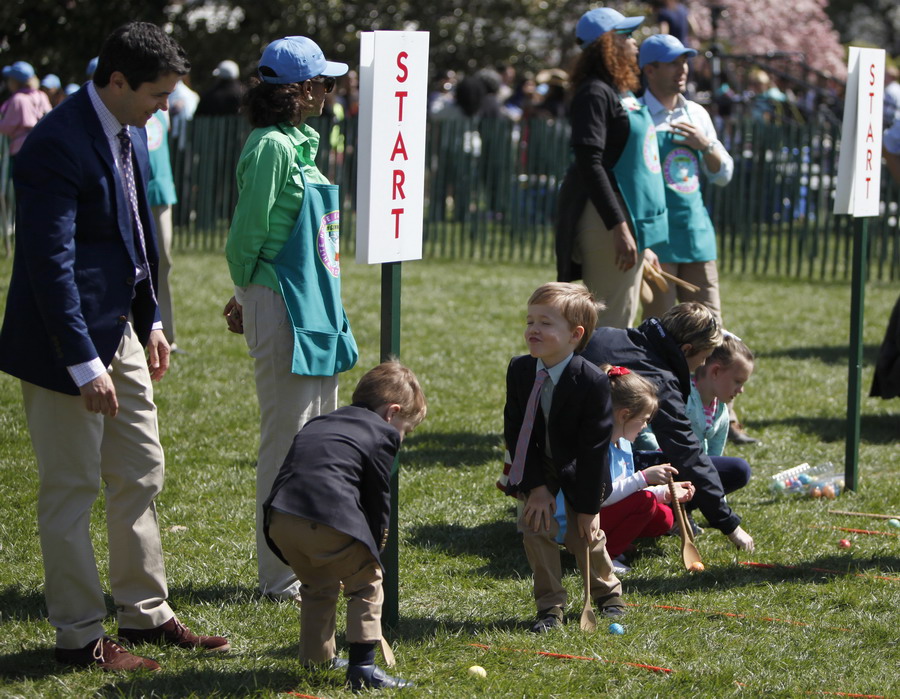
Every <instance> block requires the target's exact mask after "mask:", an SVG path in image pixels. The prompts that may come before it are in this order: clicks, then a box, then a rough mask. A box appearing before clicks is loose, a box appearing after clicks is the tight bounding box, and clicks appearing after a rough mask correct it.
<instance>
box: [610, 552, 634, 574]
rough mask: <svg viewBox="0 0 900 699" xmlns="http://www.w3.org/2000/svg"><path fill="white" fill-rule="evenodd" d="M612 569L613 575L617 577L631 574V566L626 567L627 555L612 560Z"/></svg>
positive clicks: (620, 555)
mask: <svg viewBox="0 0 900 699" xmlns="http://www.w3.org/2000/svg"><path fill="white" fill-rule="evenodd" d="M612 568H613V573H615V574H616V575H625V573H630V572H631V566H629V565H625V555H624V554H619V555H618V556H616V557H615V558H613V559H612Z"/></svg>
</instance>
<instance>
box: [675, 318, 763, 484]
mask: <svg viewBox="0 0 900 699" xmlns="http://www.w3.org/2000/svg"><path fill="white" fill-rule="evenodd" d="M753 365H754V357H753V352H751V351H750V348H749V347H747V345H745V344H744V343H743V341H742V340H741V338H739V337H738V336H737V335H734V334H732V333H730V332H727V331H723V332H722V344H721V345H719V346H718V347H716V349H714V350H713V353H712V354H711V355H709V358H708V359H707V360H706V363H705V364H703V366H700V367H698V368H697V370H696V371H695V372H694V378H693V385H692V386H691V395H690V396H689V397H688V401H687V414H688V418H689V419H690V421H691V428H692V429H693V430H694V434H695V435H696V436H697V439H698V440H700V447H701V449H702V450H703V453H704V454H707V455H709V458H710V461H712V463H713V466H715V467H716V471H718V472H719V479H720V480H721V481H722V489H723V490H724V491H725V494H726V495H727V494H728V493H733V492H734V491H735V490H738V489H739V488H743V487H744V486H745V485H747V483H749V482H750V475H751V472H750V464H748V463H747V462H746V461H745V460H744V459H741V458H738V457H734V456H725V455H724V454H725V442H726V440H727V438H728V419H729V416H728V404H730V403H731V401H733V400H734V399H735V398H736V397H737V396H739V395H740V394H741V393H743V392H744V384H745V383H747V381H748V380H749V379H750V375H751V374H752V373H753Z"/></svg>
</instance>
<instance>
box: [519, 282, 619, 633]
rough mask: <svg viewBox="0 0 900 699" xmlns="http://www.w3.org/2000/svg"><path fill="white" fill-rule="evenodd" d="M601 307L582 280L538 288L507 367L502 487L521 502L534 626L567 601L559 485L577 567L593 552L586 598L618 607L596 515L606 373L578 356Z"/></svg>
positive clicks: (610, 611)
mask: <svg viewBox="0 0 900 699" xmlns="http://www.w3.org/2000/svg"><path fill="white" fill-rule="evenodd" d="M602 308H603V305H602V304H600V303H598V302H597V301H596V300H595V299H594V297H593V295H592V294H591V293H590V292H589V291H588V290H587V289H586V288H585V287H584V286H581V285H578V284H565V283H558V282H553V283H549V284H544V285H543V286H541V287H539V288H538V289H537V290H536V291H535V292H534V293H533V294H532V295H531V298H530V299H529V300H528V315H527V318H526V322H525V342H526V343H527V344H528V349H529V351H530V355H523V356H520V357H515V358H514V359H513V360H512V361H511V362H510V363H509V368H508V370H507V374H506V405H505V407H504V410H503V435H504V440H505V442H506V446H507V450H508V451H509V453H510V454H511V455H512V459H511V462H512V463H511V467H510V470H509V474H508V483H507V486H506V492H507V494H510V495H516V496H517V497H518V498H519V500H520V501H521V502H522V503H523V505H524V506H523V508H522V514H521V516H520V517H519V521H518V530H519V531H520V532H521V534H522V539H523V543H524V545H525V553H526V556H527V557H528V562H529V564H530V565H531V569H532V571H533V572H534V599H535V602H536V605H537V610H538V614H537V621H536V622H535V623H534V624H533V625H532V627H531V630H532V631H533V632H535V633H542V632H545V631H549V630H550V629H552V628H553V627H556V626H559V625H560V624H562V620H563V608H564V607H565V604H566V589H565V587H563V584H562V566H561V562H560V554H559V546H558V544H557V543H556V541H555V537H556V535H557V533H558V531H559V525H558V523H557V522H556V520H555V519H554V517H553V514H554V511H555V509H556V505H555V502H556V494H557V493H558V492H559V491H560V489H562V492H563V493H564V495H565V509H566V512H567V515H568V518H569V522H570V523H571V526H569V527H568V529H567V531H566V536H565V546H566V548H567V549H568V550H569V551H570V552H571V553H572V554H573V555H574V556H575V558H576V560H577V561H578V565H579V566H584V565H585V562H586V560H585V559H586V558H589V559H590V566H589V568H590V594H591V597H592V598H593V599H594V602H595V603H596V604H597V605H598V606H599V607H600V611H601V614H603V615H604V616H620V615H622V614H624V613H625V605H624V602H623V601H622V597H621V594H622V584H621V583H620V582H619V579H618V578H617V577H616V576H615V573H613V570H612V562H611V561H610V559H609V556H608V555H607V553H606V538H605V536H604V534H603V531H602V530H601V529H600V518H599V515H598V513H599V512H600V505H601V503H602V502H603V500H604V498H605V497H606V496H607V495H608V494H609V491H610V477H609V438H610V434H611V432H612V413H611V410H610V404H609V379H608V378H607V376H606V374H604V373H602V372H601V371H600V370H599V369H598V368H597V367H596V366H594V365H592V364H591V363H590V362H588V361H586V360H584V359H583V358H582V357H580V356H579V355H577V354H575V352H576V351H579V350H581V349H583V347H584V345H585V343H586V342H587V340H588V338H590V337H591V333H592V332H593V330H594V328H595V327H596V324H597V315H598V313H599V311H600V310H601V309H602Z"/></svg>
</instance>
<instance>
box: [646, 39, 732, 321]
mask: <svg viewBox="0 0 900 699" xmlns="http://www.w3.org/2000/svg"><path fill="white" fill-rule="evenodd" d="M696 55H697V52H696V51H695V50H694V49H691V48H688V47H686V46H684V44H682V43H681V42H680V41H678V39H676V38H675V37H673V36H669V35H663V34H659V35H655V36H651V37H649V38H648V39H645V40H644V42H643V43H642V44H641V50H640V59H639V65H640V66H641V68H643V70H644V76H645V78H646V80H647V90H646V91H645V92H644V95H643V97H642V98H641V102H643V103H644V104H645V105H646V108H647V110H648V112H649V113H650V117H651V118H652V119H653V124H654V126H655V127H656V133H657V138H658V141H659V149H660V158H661V162H662V171H661V174H662V181H663V184H664V186H665V189H666V207H667V209H668V212H669V240H668V242H667V243H664V244H662V245H657V246H654V248H653V251H654V252H655V253H656V254H657V255H658V257H659V261H660V263H661V264H662V267H663V269H664V270H665V271H667V272H669V273H671V274H674V275H675V276H677V277H679V278H681V279H684V280H685V281H687V282H690V283H691V284H693V285H694V286H696V287H697V290H696V291H690V290H686V289H683V288H681V287H675V286H672V285H670V287H669V288H668V289H657V288H654V289H653V297H652V299H645V302H644V317H645V318H648V317H650V316H657V317H662V315H663V314H664V313H665V312H666V311H667V310H669V308H671V307H672V306H674V305H675V303H676V302H683V301H696V302H698V303H702V304H703V305H704V306H706V307H707V308H708V309H709V310H710V311H712V312H713V314H714V315H715V316H716V319H717V320H718V321H719V322H720V323H721V322H722V304H721V301H720V299H719V273H718V269H717V268H716V257H717V254H716V233H715V230H714V229H713V224H712V221H711V220H710V217H709V214H708V213H707V210H706V206H705V204H704V197H703V186H706V185H713V186H717V187H724V186H725V185H727V184H728V183H729V182H730V181H731V177H732V174H733V172H734V160H733V159H732V158H731V156H730V155H729V154H728V151H726V150H725V147H724V146H723V145H722V143H721V142H720V141H719V138H718V136H717V134H716V129H715V127H714V126H713V123H712V119H711V118H710V116H709V113H708V112H707V111H706V109H705V108H704V107H703V106H702V105H700V104H697V103H696V102H692V101H690V100H688V99H685V97H684V95H682V91H683V90H684V89H685V87H686V85H687V78H688V59H689V58H691V57H692V56H696ZM701 175H702V178H701Z"/></svg>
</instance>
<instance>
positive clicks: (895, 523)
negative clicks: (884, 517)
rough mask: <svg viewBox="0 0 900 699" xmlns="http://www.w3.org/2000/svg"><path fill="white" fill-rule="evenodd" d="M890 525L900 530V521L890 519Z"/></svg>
mask: <svg viewBox="0 0 900 699" xmlns="http://www.w3.org/2000/svg"><path fill="white" fill-rule="evenodd" d="M888 524H889V525H890V526H892V527H894V528H895V529H900V519H889V520H888Z"/></svg>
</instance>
